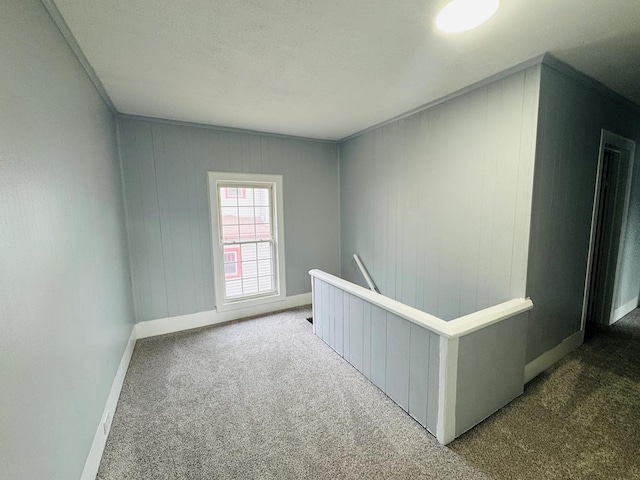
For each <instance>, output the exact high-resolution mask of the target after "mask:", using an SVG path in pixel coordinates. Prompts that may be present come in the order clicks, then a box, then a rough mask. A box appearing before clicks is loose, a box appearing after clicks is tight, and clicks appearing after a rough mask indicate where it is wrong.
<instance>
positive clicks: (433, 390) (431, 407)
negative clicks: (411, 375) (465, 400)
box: [427, 335, 440, 434]
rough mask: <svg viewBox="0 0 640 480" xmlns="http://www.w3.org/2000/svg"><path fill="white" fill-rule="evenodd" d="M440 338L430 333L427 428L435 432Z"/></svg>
mask: <svg viewBox="0 0 640 480" xmlns="http://www.w3.org/2000/svg"><path fill="white" fill-rule="evenodd" d="M439 352H440V338H439V337H438V336H437V335H429V382H428V385H429V389H428V390H427V429H428V430H429V431H430V432H431V433H433V434H435V432H436V429H437V424H438V407H437V405H438V395H439V388H440V353H439Z"/></svg>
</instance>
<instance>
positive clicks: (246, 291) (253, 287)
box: [242, 277, 259, 296]
mask: <svg viewBox="0 0 640 480" xmlns="http://www.w3.org/2000/svg"><path fill="white" fill-rule="evenodd" d="M257 293H259V290H258V277H253V278H243V279H242V294H243V295H246V296H249V295H255V294H257Z"/></svg>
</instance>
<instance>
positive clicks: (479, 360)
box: [455, 312, 529, 436]
mask: <svg viewBox="0 0 640 480" xmlns="http://www.w3.org/2000/svg"><path fill="white" fill-rule="evenodd" d="M528 316H529V312H525V313H522V314H520V315H517V316H515V317H512V318H510V319H508V320H504V321H502V322H500V323H496V324H493V325H491V326H489V327H486V328H484V329H482V330H478V331H476V332H473V333H471V334H469V335H466V336H464V337H461V338H460V340H459V345H458V363H457V369H458V373H457V383H456V385H457V395H456V409H455V411H456V412H455V416H456V436H459V435H461V434H462V433H464V432H466V431H467V430H469V429H470V428H471V427H473V426H474V425H476V424H478V423H479V422H480V421H482V420H484V419H485V418H486V417H488V416H489V415H491V414H492V413H494V412H495V411H496V410H497V409H498V408H500V407H502V406H504V405H506V404H507V403H508V402H510V401H511V400H512V399H513V398H515V397H517V396H519V395H520V394H522V391H523V378H524V365H525V352H526V348H525V347H526V339H527V321H526V319H527V317H528Z"/></svg>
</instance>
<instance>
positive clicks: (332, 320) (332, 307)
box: [329, 287, 337, 348]
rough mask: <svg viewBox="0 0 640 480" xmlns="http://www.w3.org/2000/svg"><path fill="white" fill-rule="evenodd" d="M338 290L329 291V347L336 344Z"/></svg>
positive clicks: (333, 288)
mask: <svg viewBox="0 0 640 480" xmlns="http://www.w3.org/2000/svg"><path fill="white" fill-rule="evenodd" d="M336 290H337V289H336V288H335V287H331V288H330V289H329V345H335V344H336ZM334 348H335V346H334Z"/></svg>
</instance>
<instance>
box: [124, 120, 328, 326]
mask: <svg viewBox="0 0 640 480" xmlns="http://www.w3.org/2000/svg"><path fill="white" fill-rule="evenodd" d="M118 122H119V129H120V132H121V139H122V142H121V150H122V157H123V158H122V164H123V170H124V175H123V178H124V182H125V194H126V205H127V216H128V220H129V225H130V230H129V237H130V238H129V240H130V244H131V260H132V278H133V284H134V294H135V298H136V310H137V311H136V318H137V321H144V320H155V319H158V318H165V317H172V316H177V315H185V314H190V313H195V312H200V311H208V310H212V309H214V308H215V302H216V299H215V294H214V286H213V272H212V259H211V231H210V226H209V203H208V191H207V180H206V174H207V171H223V172H225V171H228V172H251V173H265V174H278V175H283V182H284V187H283V190H284V191H283V193H284V227H285V261H286V269H287V272H286V279H287V285H286V291H287V295H297V294H300V293H306V292H308V291H310V284H309V277H308V273H307V272H308V271H309V270H310V269H312V268H321V269H323V270H324V271H327V272H332V273H338V271H339V258H338V252H339V248H338V247H339V227H340V220H339V217H340V212H339V204H338V198H339V192H338V187H339V179H338V168H337V146H336V145H335V144H331V143H323V142H314V141H311V140H302V139H301V140H296V139H291V138H280V137H272V136H263V135H259V134H255V133H240V132H229V131H221V130H215V129H209V128H200V127H196V126H186V125H176V124H170V123H166V122H156V121H153V120H151V119H139V118H130V117H126V116H123V117H120V118H119V119H118ZM317 225H322V229H320V230H319V231H318V229H317V228H316V227H317ZM312 231H317V232H319V233H317V234H314V235H311V234H309V232H312Z"/></svg>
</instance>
